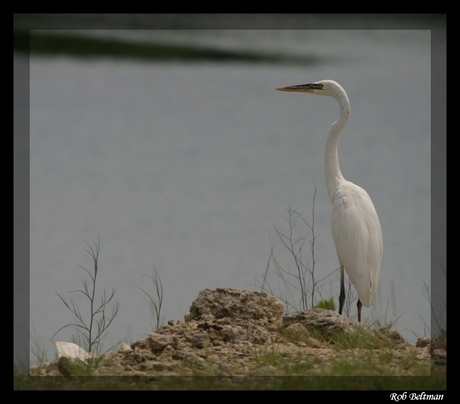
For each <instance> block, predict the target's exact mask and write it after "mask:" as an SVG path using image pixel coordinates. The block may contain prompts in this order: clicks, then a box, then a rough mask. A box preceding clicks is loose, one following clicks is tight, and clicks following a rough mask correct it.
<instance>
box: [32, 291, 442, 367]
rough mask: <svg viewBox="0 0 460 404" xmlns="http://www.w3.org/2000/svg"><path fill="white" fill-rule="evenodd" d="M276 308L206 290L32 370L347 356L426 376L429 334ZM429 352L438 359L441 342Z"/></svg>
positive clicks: (258, 296)
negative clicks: (134, 331) (141, 327)
mask: <svg viewBox="0 0 460 404" xmlns="http://www.w3.org/2000/svg"><path fill="white" fill-rule="evenodd" d="M283 314H284V305H283V303H282V302H281V301H280V300H279V299H277V298H275V297H272V296H268V295H267V294H266V293H263V292H255V291H248V290H239V289H230V288H219V289H216V290H209V289H206V290H203V291H202V292H200V294H199V295H198V297H197V299H196V300H195V301H194V302H193V303H192V305H191V307H190V312H189V313H188V314H187V315H186V316H185V322H183V321H177V322H174V321H169V322H168V325H166V326H163V327H161V328H160V329H158V330H157V331H156V332H155V333H152V334H150V336H149V337H147V338H145V339H142V340H139V341H136V342H134V343H133V344H131V345H128V344H123V345H122V347H121V348H120V349H119V350H118V351H116V352H108V353H106V354H104V355H102V356H99V357H96V358H95V357H91V356H88V354H87V353H85V357H84V358H83V359H84V360H79V359H75V358H78V356H72V355H73V354H71V353H70V352H80V351H79V347H77V348H75V347H72V346H71V345H72V344H68V343H58V344H60V345H59V349H60V352H58V354H59V355H58V358H57V359H56V360H55V361H53V362H52V363H50V364H46V365H42V366H40V367H38V368H35V369H33V370H32V371H31V374H34V375H50V376H60V375H64V376H72V375H81V373H82V372H83V371H86V372H88V366H89V367H90V374H91V375H118V376H125V375H126V376H127V375H130V376H185V375H209V376H230V375H231V376H235V375H254V376H257V375H287V374H292V375H318V374H320V375H325V374H326V375H334V374H340V371H339V370H334V369H339V368H340V364H341V363H347V364H350V363H354V362H357V363H361V362H362V363H366V364H369V363H372V369H373V371H375V372H376V373H377V374H379V375H386V374H388V375H395V374H396V375H412V374H413V372H414V369H415V368H417V373H418V375H420V373H421V374H424V370H423V369H425V368H426V372H427V373H426V374H428V375H429V374H430V367H431V363H432V361H431V354H432V352H431V351H432V349H431V346H432V344H431V341H430V340H428V339H421V340H420V341H419V343H418V344H417V346H412V345H410V344H409V343H408V342H406V341H405V340H404V338H403V337H402V336H401V335H400V334H399V333H398V332H397V331H395V330H393V329H390V328H386V327H382V328H379V329H375V328H372V327H370V326H368V325H364V324H359V323H356V322H355V321H353V320H350V319H348V318H346V317H342V316H340V315H338V314H337V313H335V312H333V311H330V310H324V309H310V310H305V311H302V312H298V313H289V314H286V315H283ZM438 345H439V344H438ZM66 349H67V351H66ZM80 349H81V348H80ZM433 351H436V352H437V356H436V358H437V359H436V361H437V364H438V365H444V364H445V359H446V350H445V344H444V349H443V348H442V347H441V348H440V347H437V348H436V349H435V350H433ZM88 358H89V359H88ZM385 358H386V359H385ZM409 359H410V360H409ZM361 367H362V368H363V369H364V368H366V367H363V366H361ZM361 367H360V366H358V367H357V368H358V369H360V368H361ZM366 369H367V370H363V371H365V372H369V367H368V368H366ZM335 372H337V373H335ZM366 374H369V373H366Z"/></svg>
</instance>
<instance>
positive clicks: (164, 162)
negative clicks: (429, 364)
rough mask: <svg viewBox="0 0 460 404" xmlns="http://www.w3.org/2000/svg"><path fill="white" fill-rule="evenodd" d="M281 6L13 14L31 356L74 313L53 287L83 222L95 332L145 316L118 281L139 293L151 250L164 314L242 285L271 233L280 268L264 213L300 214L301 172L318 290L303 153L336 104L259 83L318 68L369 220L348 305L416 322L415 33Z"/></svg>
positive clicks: (424, 240) (146, 310) (424, 114)
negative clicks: (284, 22) (302, 23)
mask: <svg viewBox="0 0 460 404" xmlns="http://www.w3.org/2000/svg"><path fill="white" fill-rule="evenodd" d="M296 21H297V20H296V19H295V18H293V19H292V25H293V29H290V30H288V29H277V30H274V29H249V30H248V29H246V30H237V29H219V30H214V29H205V30H203V29H201V30H199V29H174V30H129V29H128V30H103V31H96V30H90V29H89V28H91V26H90V27H88V29H85V30H83V29H81V28H79V29H78V30H72V31H70V30H63V31H61V30H58V29H56V27H53V29H50V30H38V31H31V42H30V46H31V49H30V58H29V60H27V58H26V57H25V55H24V54H23V53H21V52H18V53H17V55H16V60H15V61H16V63H17V64H18V65H20V64H21V63H29V65H30V84H29V85H30V321H31V326H32V328H33V334H34V336H33V340H34V341H35V343H36V341H39V342H40V344H44V345H45V346H46V349H48V350H49V352H48V359H53V358H54V347H53V343H52V342H51V340H50V339H51V336H52V335H53V334H54V332H55V331H57V330H58V329H59V328H60V327H62V326H64V325H65V324H68V323H71V322H73V321H74V317H73V316H72V315H71V313H70V312H69V311H68V310H67V309H66V308H65V306H64V305H63V304H62V302H61V301H60V299H59V297H58V296H57V293H60V294H66V292H69V291H73V290H77V289H81V288H82V279H83V278H84V277H85V273H84V271H83V270H82V269H81V268H79V266H83V267H85V268H87V269H91V267H92V262H91V258H90V257H89V255H88V254H87V253H86V252H85V248H87V246H86V244H85V242H84V241H86V242H88V243H90V244H91V243H92V242H93V241H92V240H96V239H97V238H99V240H100V248H101V250H100V257H99V259H100V262H99V265H100V272H99V278H98V285H99V287H100V288H106V290H107V291H108V292H110V290H111V289H112V288H113V289H115V290H116V294H115V299H116V300H118V302H119V304H120V311H119V313H118V316H117V317H116V319H115V320H114V322H113V324H112V325H111V327H110V329H109V334H108V337H107V340H106V344H105V347H106V348H109V347H110V346H112V345H114V344H116V343H118V342H119V341H121V340H124V341H127V342H133V341H135V340H137V339H139V338H143V337H145V336H146V335H147V334H148V333H150V332H151V331H152V327H151V323H152V322H153V319H152V312H151V309H150V307H149V301H148V299H147V297H146V296H145V294H143V293H142V291H141V290H139V289H138V288H136V287H135V286H134V285H137V286H140V287H142V288H144V289H145V290H147V291H150V292H152V295H153V294H154V292H153V288H152V286H153V285H152V284H150V283H148V282H147V281H146V280H147V278H145V277H143V276H142V274H151V273H152V271H153V268H155V269H156V270H157V272H158V274H159V276H160V278H161V281H162V283H163V287H164V301H163V307H162V317H164V318H165V320H166V321H167V320H170V319H171V320H175V321H176V320H183V318H184V315H185V314H186V313H187V312H188V309H189V307H190V305H191V303H192V302H193V300H194V299H195V298H196V296H197V295H198V293H199V292H200V291H201V290H203V289H205V288H209V289H215V288H218V287H235V288H247V289H253V290H258V285H259V280H260V279H261V277H262V276H263V273H264V271H265V269H266V267H267V262H268V260H269V257H270V252H271V246H273V252H274V254H275V257H276V259H277V261H278V262H279V263H280V264H281V265H282V266H283V267H285V268H287V269H289V270H293V269H294V268H293V262H292V259H291V257H290V255H289V253H288V252H287V250H286V249H285V247H283V246H282V243H281V242H280V240H279V238H278V236H277V235H276V232H275V228H274V227H275V226H276V227H277V228H279V229H281V230H283V231H287V227H286V226H287V223H286V221H285V219H284V218H285V216H286V208H287V207H288V206H293V207H295V208H296V209H298V210H299V211H300V212H302V213H303V214H304V216H305V218H306V219H308V220H312V212H311V211H312V208H313V197H314V195H315V189H316V197H315V205H314V220H315V232H316V236H317V238H316V239H315V258H316V259H317V261H316V262H315V272H316V276H317V277H318V278H322V277H324V276H326V275H329V274H331V273H332V275H330V277H329V278H328V282H327V283H325V285H324V287H323V290H322V297H323V298H329V297H334V299H335V300H336V301H337V297H338V293H339V274H338V272H337V271H336V272H335V273H333V271H334V270H336V269H337V267H338V261H337V257H336V253H335V247H334V243H333V239H332V236H331V231H330V212H331V206H330V203H329V201H328V197H327V191H326V184H325V176H324V162H323V153H324V146H325V140H326V135H327V133H328V130H329V126H330V124H331V123H332V122H333V121H334V120H335V119H337V117H338V112H339V111H338V106H337V102H336V101H335V100H334V99H330V98H329V97H324V98H323V97H314V96H309V95H304V94H289V93H278V92H276V91H275V88H276V87H280V86H286V85H293V84H302V83H307V82H312V81H317V80H320V79H333V80H336V81H337V82H339V83H340V84H341V85H342V86H343V87H344V88H345V90H346V91H347V93H348V96H349V98H350V102H351V110H352V113H351V119H350V121H349V124H348V126H347V128H346V129H345V131H344V132H343V135H342V137H341V140H340V144H339V158H340V165H341V169H342V172H343V174H344V176H345V178H346V179H348V180H350V181H352V182H355V183H356V184H358V185H360V186H362V187H363V188H364V189H366V190H367V191H368V193H369V194H370V196H371V198H372V199H373V201H374V204H375V207H376V209H377V211H378V214H379V217H380V221H381V225H382V231H383V236H384V256H383V263H382V269H381V275H380V286H379V296H378V299H377V302H376V304H375V305H374V307H373V308H372V310H370V309H363V316H364V319H366V320H367V322H369V323H371V322H373V321H375V320H376V319H379V320H380V321H382V322H385V321H387V322H388V321H394V320H396V319H397V318H398V317H399V316H400V317H399V319H398V321H397V322H396V323H395V325H394V327H395V328H396V329H397V330H398V331H400V332H401V333H402V335H403V336H404V337H405V338H407V339H408V340H409V341H410V342H415V341H416V339H417V336H424V335H429V333H430V328H429V327H430V323H431V319H430V302H429V299H428V298H427V296H428V295H429V288H430V286H431V269H432V268H431V267H432V263H431V185H430V184H431V163H430V162H431V87H430V81H431V74H432V71H431V56H432V55H431V31H430V30H429V29H353V30H351V29H344V30H342V29H325V30H322V29H318V27H317V26H316V27H313V28H315V29H311V30H310V29H294V28H296V26H295V25H296V24H295V22H296ZM58 28H59V27H58ZM305 232H307V230H305ZM310 258H311V257H310ZM306 259H309V255H308V254H307V255H306ZM443 265H445V262H440V263H439V266H440V267H442V266H443ZM272 269H273V264H272ZM270 277H271V278H270V279H271V280H272V284H271V285H272V286H273V287H274V286H276V275H275V273H274V272H273V273H272V274H271V275H270ZM427 288H428V289H427ZM96 295H97V293H96ZM66 296H67V297H70V298H72V299H74V300H75V301H77V302H80V304H81V308H82V309H84V304H85V303H84V302H83V301H81V300H80V299H79V298H77V296H76V295H75V294H73V295H66ZM318 298H319V296H318ZM355 314H356V313H355V307H354V305H353V306H352V311H351V313H350V315H351V316H355ZM73 332H74V330H72V329H70V328H67V329H65V330H63V331H61V332H60V333H59V334H58V335H57V336H56V337H55V338H54V340H53V341H55V340H56V339H57V340H63V341H68V340H70V338H71V334H72V333H73ZM34 360H35V358H34V357H33V355H32V357H31V361H32V363H33V362H34Z"/></svg>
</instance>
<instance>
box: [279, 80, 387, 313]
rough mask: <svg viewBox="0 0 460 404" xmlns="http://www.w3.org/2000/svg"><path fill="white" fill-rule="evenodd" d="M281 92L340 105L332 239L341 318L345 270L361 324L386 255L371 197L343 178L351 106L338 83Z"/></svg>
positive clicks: (333, 144) (331, 179)
mask: <svg viewBox="0 0 460 404" xmlns="http://www.w3.org/2000/svg"><path fill="white" fill-rule="evenodd" d="M277 90H279V91H291V92H301V93H312V94H318V95H327V96H330V97H334V98H335V99H336V100H337V101H338V102H339V105H340V116H339V119H337V121H335V122H334V123H333V124H332V126H331V130H330V131H329V135H328V137H327V141H326V153H325V166H326V183H327V189H328V193H329V199H330V201H331V203H332V206H333V207H332V221H331V227H332V236H333V237H334V242H335V248H336V250H337V256H338V258H339V263H340V296H339V314H342V311H343V306H344V304H345V286H344V269H345V270H346V271H347V274H348V277H349V278H350V279H351V282H352V283H353V285H354V286H355V288H356V291H357V292H358V303H357V306H358V321H359V322H361V308H362V306H363V305H364V306H366V307H370V306H372V304H373V303H374V300H375V295H376V292H377V285H378V281H379V273H380V264H381V261H382V253H383V240H382V230H381V228H380V222H379V218H378V216H377V212H376V211H375V208H374V204H373V203H372V200H371V198H370V197H369V195H368V193H367V192H366V191H365V190H364V189H362V188H361V187H358V186H357V185H355V184H353V183H352V182H349V181H346V180H345V179H344V178H343V175H342V172H341V171H340V167H339V157H338V152H337V146H338V142H339V137H340V134H341V133H342V131H343V129H344V128H345V126H346V125H347V122H348V119H349V117H350V102H349V100H348V96H347V94H346V92H345V90H344V89H343V88H342V87H341V86H340V85H339V84H338V83H336V82H335V81H332V80H322V81H317V82H315V83H311V84H301V85H296V86H290V87H281V88H277Z"/></svg>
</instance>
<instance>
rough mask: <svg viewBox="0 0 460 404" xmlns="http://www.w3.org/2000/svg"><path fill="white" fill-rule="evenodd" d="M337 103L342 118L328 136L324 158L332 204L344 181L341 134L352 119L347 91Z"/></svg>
mask: <svg viewBox="0 0 460 404" xmlns="http://www.w3.org/2000/svg"><path fill="white" fill-rule="evenodd" d="M337 101H338V102H339V105H340V116H339V119H337V121H335V122H334V123H333V124H332V126H331V130H330V131H329V135H328V136H327V142H326V152H325V156H324V162H325V166H326V183H327V189H328V193H329V199H330V201H331V202H332V203H333V202H334V198H335V193H336V191H337V189H338V185H339V182H340V181H343V180H344V178H343V175H342V172H341V171H340V166H339V156H338V152H337V146H338V143H339V137H340V134H341V133H342V131H343V129H344V128H345V126H346V125H347V122H348V119H349V118H350V101H348V97H347V94H346V93H345V91H344V92H343V93H340V94H338V95H337Z"/></svg>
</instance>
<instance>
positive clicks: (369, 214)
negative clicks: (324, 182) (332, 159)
mask: <svg viewBox="0 0 460 404" xmlns="http://www.w3.org/2000/svg"><path fill="white" fill-rule="evenodd" d="M331 227H332V236H333V238H334V242H335V248H336V250H337V256H338V258H339V261H340V264H341V266H343V267H344V268H345V270H346V271H347V274H348V276H349V278H350V279H351V281H352V283H353V285H354V286H355V288H356V291H357V292H358V296H359V300H360V301H361V303H362V304H363V305H364V306H366V307H370V306H372V304H373V303H374V299H375V295H376V292H377V285H378V281H379V273H380V262H381V257H382V252H383V246H382V231H381V229H380V223H379V219H378V216H377V212H376V211H375V208H374V205H373V203H372V201H371V198H370V197H369V195H368V193H367V192H366V191H365V190H364V189H362V188H361V187H358V186H357V185H355V184H353V183H352V182H349V181H345V180H343V182H342V183H341V184H340V186H339V188H338V189H337V191H336V193H335V198H334V202H333V205H332V220H331Z"/></svg>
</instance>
